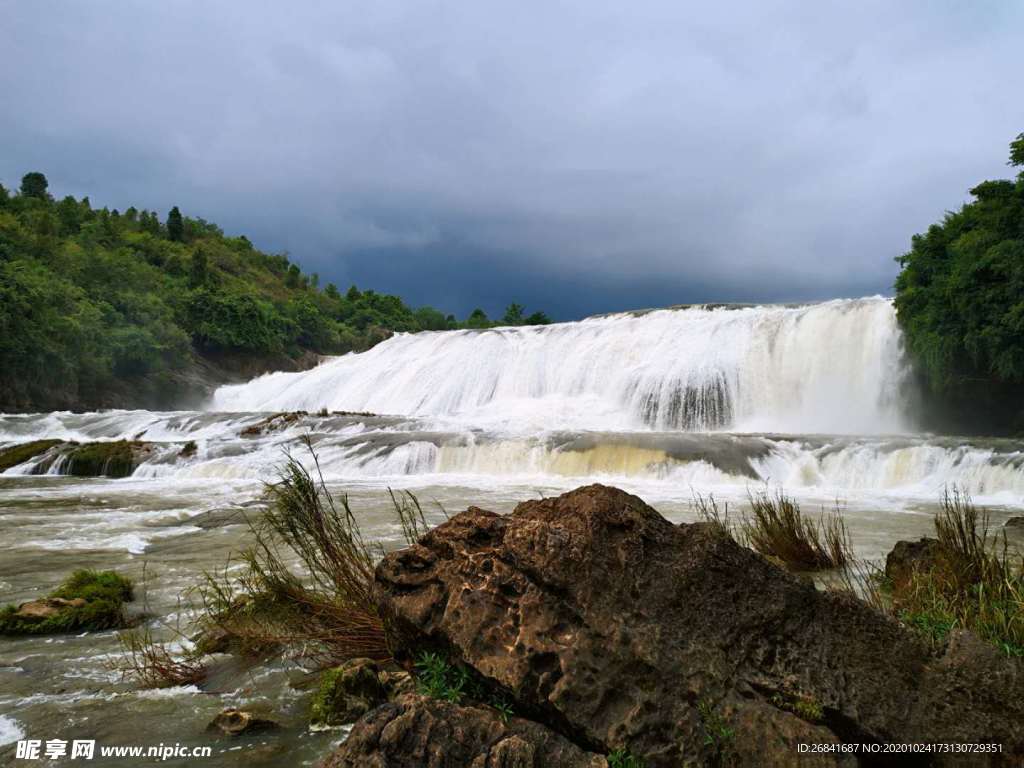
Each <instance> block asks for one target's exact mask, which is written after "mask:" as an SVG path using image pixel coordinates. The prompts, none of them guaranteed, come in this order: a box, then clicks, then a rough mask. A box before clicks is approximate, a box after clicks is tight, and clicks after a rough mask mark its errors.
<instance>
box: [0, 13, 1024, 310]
mask: <svg viewBox="0 0 1024 768" xmlns="http://www.w3.org/2000/svg"><path fill="white" fill-rule="evenodd" d="M0 17H2V19H3V22H2V24H0V50H2V51H3V53H4V66H3V67H0V180H2V181H3V183H4V184H6V185H7V186H16V185H17V182H18V180H19V179H20V177H21V175H22V174H23V173H24V172H26V171H27V170H42V171H43V172H45V173H46V174H47V176H48V177H49V179H50V183H51V191H53V192H54V193H55V194H58V195H63V194H74V195H76V196H80V195H85V194H88V195H89V196H90V197H91V199H92V201H93V202H94V204H97V203H98V204H106V205H109V206H111V207H118V208H122V209H123V208H125V207H127V206H129V205H132V204H134V205H136V206H137V207H148V208H155V209H157V210H159V211H161V212H165V211H166V210H167V209H168V208H169V207H170V206H171V205H174V204H178V205H180V206H181V208H182V210H183V211H184V212H185V213H187V214H190V215H195V216H202V217H203V218H206V219H209V220H212V221H216V222H217V223H219V224H220V225H221V226H222V227H223V228H224V229H225V230H226V231H228V232H229V233H239V234H241V233H244V234H248V235H249V236H250V238H251V239H252V240H253V241H254V242H255V243H256V244H257V245H258V246H259V247H261V248H263V249H265V250H271V251H283V250H287V251H288V252H289V253H290V254H291V255H292V257H293V258H294V259H295V260H297V261H298V262H300V263H301V264H302V265H303V267H304V268H305V269H307V270H308V271H317V272H319V273H320V274H321V276H322V280H323V281H324V282H326V281H328V280H333V281H334V282H336V283H338V284H339V285H341V286H343V287H344V286H347V285H348V284H350V283H352V282H356V283H358V284H359V285H360V286H361V287H374V288H377V289H379V290H383V291H389V292H398V293H400V294H402V295H403V296H404V297H405V298H406V299H407V300H409V301H410V302H411V303H413V304H415V305H419V304H424V303H429V304H433V305H436V306H438V307H440V308H442V309H445V310H447V311H454V312H457V313H458V314H460V316H461V315H464V314H465V313H467V312H468V311H469V310H470V309H472V308H473V307H474V306H478V305H479V306H483V307H484V308H485V309H487V310H488V311H489V312H491V313H495V312H500V309H501V307H503V306H504V304H506V303H507V302H508V301H511V300H516V301H519V302H520V303H523V304H526V305H527V307H528V308H530V309H534V308H543V309H546V310H548V312H549V313H550V314H552V315H554V316H556V317H559V318H571V317H578V316H582V315H585V314H588V313H593V312H601V311H609V310H615V309H624V308H631V307H645V306H658V305H665V304H671V303H681V302H691V301H777V300H805V299H817V298H827V297H834V296H855V295H864V294H873V293H888V292H889V291H890V287H891V284H892V280H893V277H894V276H895V272H896V265H895V264H894V262H893V257H894V256H896V255H898V254H899V253H900V252H901V251H903V250H905V249H906V247H907V245H908V244H909V239H910V235H911V234H913V233H914V232H916V231H920V230H922V229H924V228H925V227H927V226H928V224H929V223H931V222H932V221H934V220H936V219H937V218H938V217H940V216H941V214H942V212H943V211H944V210H946V209H949V208H954V207H956V206H958V205H959V204H960V203H961V202H962V201H963V200H965V199H966V197H967V190H968V189H969V188H970V187H971V186H972V185H973V184H974V183H975V182H977V181H979V180H981V179H983V178H990V177H1007V176H1009V175H1010V172H1009V169H1008V168H1007V167H1006V157H1007V145H1008V144H1009V142H1010V140H1011V139H1012V138H1013V137H1014V136H1015V135H1016V134H1018V133H1020V132H1021V131H1024V99H1022V98H1021V87H1022V86H1021V83H1022V82H1024V56H1022V47H1024V4H1021V3H1017V2H1011V1H1010V0H1006V1H1005V2H986V1H985V0H975V1H973V2H968V1H965V2H944V1H943V0H927V1H921V2H914V1H912V0H909V1H907V2H899V3H894V2H891V0H882V1H881V2H875V1H874V0H861V1H860V2H856V3H851V2H827V1H825V2H823V1H822V0H817V1H816V2H807V1H806V0H795V1H794V2H775V1H772V0H758V1H757V2H749V3H742V4H741V3H727V2H726V3H714V4H712V3H700V4H697V3H682V2H678V0H661V1H659V2H629V3H625V2H617V3H611V2H599V1H597V0H580V2H551V1H550V0H549V1H548V2H530V1H527V0H516V2H486V1H481V2H466V1H465V0H463V2H416V1H415V0H398V1H396V2H392V0H368V2H365V3H351V2H343V1H339V2H319V3H304V2H289V3H282V2H274V3H269V2H268V3H262V2H254V0H244V1H243V0H237V1H234V2H228V1H227V0H221V1H220V2H208V0H201V1H198V2H183V1H178V0H167V1H165V2H160V3H155V2H147V1H144V0H138V1H137V2H130V1H129V0H121V1H120V2H101V1H99V0H80V1H79V2H57V1H55V0H54V1H48V0H0Z"/></svg>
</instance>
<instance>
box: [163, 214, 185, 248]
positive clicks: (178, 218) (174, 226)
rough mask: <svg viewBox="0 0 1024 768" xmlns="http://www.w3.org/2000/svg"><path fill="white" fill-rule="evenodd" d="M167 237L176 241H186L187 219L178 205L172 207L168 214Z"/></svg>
mask: <svg viewBox="0 0 1024 768" xmlns="http://www.w3.org/2000/svg"><path fill="white" fill-rule="evenodd" d="M167 237H168V238H169V239H170V240H173V241H174V242H176V243H181V242H184V241H185V219H184V218H183V217H182V215H181V211H179V210H178V206H174V207H173V208H171V210H170V213H168V214H167Z"/></svg>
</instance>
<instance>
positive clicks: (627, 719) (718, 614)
mask: <svg viewBox="0 0 1024 768" xmlns="http://www.w3.org/2000/svg"><path fill="white" fill-rule="evenodd" d="M376 592H377V595H378V598H379V601H380V604H381V606H382V608H383V611H384V614H385V617H386V619H387V621H388V623H389V626H390V631H391V633H392V635H393V642H394V646H395V648H396V656H397V657H398V658H399V659H400V660H401V659H402V658H403V657H404V658H406V659H409V658H411V657H413V656H414V655H415V654H416V653H418V652H419V651H421V650H422V649H424V648H431V649H434V650H437V651H439V652H440V653H443V654H445V655H447V657H448V658H449V659H451V660H452V661H453V662H455V663H463V664H466V665H468V666H470V667H472V668H473V669H474V670H476V671H477V672H478V673H479V674H480V675H481V676H483V678H484V679H485V680H486V682H487V684H489V685H491V686H493V687H494V688H496V689H500V690H501V691H503V692H504V693H506V694H507V695H508V696H509V697H510V699H511V700H513V701H514V702H515V704H516V711H517V713H518V714H522V715H524V716H526V717H529V718H530V719H532V720H534V721H536V722H539V723H544V724H545V725H546V726H548V727H550V728H551V729H552V730H554V731H555V732H557V733H559V734H561V735H562V736H563V737H565V738H566V739H568V740H569V741H571V742H572V743H573V744H575V745H576V746H577V747H578V748H580V749H582V750H583V751H589V752H595V753H608V752H610V751H612V750H613V749H617V748H628V749H629V750H630V752H631V753H632V754H634V755H637V756H639V757H641V758H643V759H644V760H645V761H646V764H647V766H649V768H660V767H661V766H666V767H667V766H678V765H679V764H680V763H681V762H685V763H692V764H698V765H699V764H722V763H723V761H724V760H725V756H726V755H747V756H755V755H756V756H757V764H759V765H763V766H788V765H803V764H806V765H836V764H840V763H841V762H842V760H843V759H845V760H849V757H848V756H847V757H845V758H840V757H839V756H837V755H828V754H826V755H814V756H801V755H799V754H798V751H797V745H798V744H800V743H805V744H806V743H817V744H823V743H836V742H838V741H850V742H861V743H872V742H873V743H883V742H901V743H902V742H969V743H981V742H999V743H1001V744H1002V745H1003V750H1004V758H1005V757H1006V756H1007V755H1018V756H1019V755H1022V754H1024V671H1022V667H1021V664H1020V662H1019V661H1016V660H1013V659H1008V658H1006V657H1004V656H1002V655H1000V654H999V653H998V652H996V651H995V650H994V649H992V648H989V647H987V646H985V647H984V648H983V647H982V646H983V645H984V644H980V643H978V642H973V641H971V639H970V638H971V636H970V635H966V636H965V637H966V638H967V639H963V638H961V639H960V640H958V641H955V642H952V643H950V645H949V647H948V649H946V650H945V652H944V653H943V654H942V655H936V654H935V653H934V652H933V651H931V650H930V649H929V647H928V646H927V645H925V644H924V643H923V642H922V641H921V640H920V639H919V638H918V637H917V636H916V635H914V634H912V633H911V632H909V631H908V630H906V629H905V628H904V627H902V626H901V625H900V624H899V623H898V622H896V621H895V620H893V619H890V618H888V617H885V616H883V615H881V614H880V613H878V612H876V611H875V610H874V609H872V608H870V607H869V606H867V605H866V604H864V603H863V602H861V601H859V600H857V599H855V598H853V597H852V596H850V595H848V594H843V593H836V592H821V591H819V590H817V589H815V588H814V586H813V585H811V584H808V583H807V582H805V581H803V580H801V579H799V578H796V577H794V576H793V575H791V574H789V573H787V572H785V571H784V570H782V569H781V568H778V567H777V566H775V565H773V564H772V563H770V562H768V561H767V560H766V559H764V558H762V557H761V556H759V555H757V554H755V553H754V552H752V551H750V550H748V549H745V548H743V547H741V546H739V545H738V544H737V543H736V542H735V541H733V540H732V539H731V538H729V537H728V536H726V535H723V534H722V533H721V532H720V531H716V530H715V529H714V528H713V527H711V526H709V525H706V524H690V525H687V524H681V525H673V524H672V523H670V522H669V521H667V520H665V519H664V518H663V517H661V515H659V514H658V513H657V512H656V511H655V510H654V509H652V508H651V507H649V506H647V505H646V504H645V503H644V502H643V501H641V500H640V499H639V498H637V497H635V496H632V495H630V494H627V493H625V492H623V491H620V490H617V489H614V488H607V487H604V486H599V485H593V486H588V487H585V488H580V489H578V490H575V491H572V492H571V493H567V494H564V495H562V496H559V497H557V498H551V499H543V500H540V501H529V502H525V503H523V504H520V505H519V506H518V507H517V508H516V510H515V511H514V512H513V513H512V514H511V515H507V516H501V515H496V514H494V513H491V512H487V511H484V510H482V509H478V508H475V507H474V508H470V509H469V510H467V511H466V512H463V513H462V514H459V515H457V516H455V517H453V518H452V519H451V520H449V521H448V522H446V523H445V524H443V525H441V526H440V527H438V528H436V529H434V530H433V531H431V532H430V533H428V534H427V535H426V536H424V537H423V538H422V539H421V540H420V542H419V543H418V544H417V545H415V546H413V547H410V548H408V549H404V550H401V551H398V552H393V553H390V554H389V555H387V556H386V557H385V558H384V560H383V561H382V562H381V563H380V565H379V566H378V568H377V571H376ZM389 707H390V708H389ZM451 714H453V713H452V712H450V711H449V710H448V709H446V708H444V707H440V705H437V703H436V702H432V703H426V702H422V701H421V700H415V701H413V700H407V701H404V702H403V703H402V704H401V705H385V708H383V709H378V710H375V711H374V712H371V713H370V714H369V715H367V717H366V718H364V720H362V721H360V723H359V724H357V725H356V727H355V730H354V731H353V738H355V737H356V736H357V735H359V736H358V739H357V740H356V743H358V744H359V745H360V746H358V747H356V746H352V747H348V745H346V748H348V749H349V750H350V751H349V752H348V753H346V755H357V754H358V755H363V756H364V757H365V758H366V759H367V760H368V761H367V762H365V763H356V762H348V763H345V762H340V763H334V764H335V765H356V764H359V765H382V766H383V765H389V766H390V765H406V764H408V765H413V764H416V763H412V762H409V763H404V762H389V761H388V760H387V759H383V758H380V757H379V756H380V755H384V754H391V753H390V752H387V751H386V750H387V749H391V748H392V747H391V746H389V745H388V744H389V742H388V744H386V743H385V742H387V739H390V738H392V736H389V735H388V734H394V732H395V731H394V729H393V728H392V726H390V725H388V724H389V723H393V722H404V721H403V718H406V719H409V720H413V721H416V720H417V719H418V718H426V719H427V720H428V721H429V723H430V725H429V728H427V726H422V727H421V726H413V725H409V726H402V728H403V729H404V731H405V732H409V733H420V730H417V729H420V728H427V730H428V732H429V733H430V734H438V733H441V732H442V731H444V729H448V732H449V738H453V739H454V738H456V736H454V735H451V734H456V733H460V732H458V731H457V729H453V726H452V725H451V724H448V725H444V724H443V722H442V721H444V722H447V720H446V719H447V718H448V717H449V715H451ZM460 716H461V715H460ZM474 717H475V716H474ZM474 722H476V720H474ZM395 727H397V726H395ZM490 727H492V726H490V725H489V726H488V728H490ZM389 729H391V730H389ZM474 733H475V731H474ZM374 734H377V735H376V736H375V735H374ZM385 737H387V738H385ZM410 738H412V737H410ZM416 738H417V739H419V737H416ZM434 738H435V736H433V735H432V736H431V739H434ZM436 738H440V736H437V737H436ZM465 738H469V737H465ZM465 738H464V737H463V736H458V739H457V740H459V741H460V743H461V741H464V740H465ZM413 740H415V739H413ZM470 741H471V742H472V743H474V744H477V743H479V742H478V740H477V737H476V736H473V737H472V739H470ZM417 743H431V742H430V740H429V739H428V740H427V741H425V742H424V741H423V739H420V741H419V742H417ZM374 744H377V745H378V746H376V747H374V746H373V745H374ZM382 745H383V746H382ZM343 749H344V748H343ZM375 749H376V750H377V751H374V750H375ZM355 750H362V751H355ZM424 754H426V753H424ZM473 754H476V753H473ZM374 755H377V756H378V757H374ZM371 758H372V760H377V762H372V761H370V760H371ZM346 759H347V758H346ZM472 759H477V758H476V757H473V758H472ZM941 759H942V758H941V757H939V758H937V760H939V761H941ZM987 759H988V758H987V757H981V758H980V760H981V761H982V764H984V761H985V760H987ZM423 764H428V763H423ZM429 764H434V763H429ZM436 764H437V765H449V764H450V765H456V764H458V765H470V764H474V765H475V763H472V762H471V761H467V762H464V763H447V762H438V763H436ZM523 764H524V765H530V764H531V763H523ZM546 764H551V763H546ZM480 765H490V763H486V762H482V763H480Z"/></svg>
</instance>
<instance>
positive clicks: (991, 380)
mask: <svg viewBox="0 0 1024 768" xmlns="http://www.w3.org/2000/svg"><path fill="white" fill-rule="evenodd" d="M1009 165H1010V166H1011V167H1015V168H1024V134H1020V135H1019V136H1018V137H1017V138H1016V140H1014V141H1013V142H1012V143H1011V144H1010V160H1009ZM971 195H972V196H973V198H974V199H973V200H972V201H970V202H968V203H967V204H965V205H963V206H962V207H961V208H960V209H959V210H958V211H950V212H948V213H946V215H945V217H944V218H943V220H942V221H941V222H939V223H937V224H933V225H932V226H931V227H929V228H928V231H927V232H925V233H923V234H919V235H915V236H914V237H913V239H912V242H911V248H910V251H908V252H907V253H905V254H903V255H902V256H900V257H899V258H898V259H897V261H898V262H899V264H900V266H901V267H902V271H901V272H900V274H899V276H898V278H897V279H896V311H897V317H898V318H899V323H900V326H901V327H902V329H903V332H904V338H905V339H906V345H907V351H908V352H909V354H910V356H911V359H912V360H913V362H914V365H915V368H916V371H917V375H918V376H919V377H920V378H921V379H922V380H923V383H924V385H925V388H924V391H925V393H926V395H925V396H926V403H925V406H926V414H927V421H928V423H929V425H930V426H932V427H934V428H938V429H943V430H947V431H949V430H955V431H966V432H988V433H995V434H1021V433H1024V172H1019V173H1018V174H1017V177H1016V178H1015V179H1012V180H1010V179H1001V180H997V181H983V182H981V183H980V184H978V185H977V186H976V187H974V188H973V189H972V190H971Z"/></svg>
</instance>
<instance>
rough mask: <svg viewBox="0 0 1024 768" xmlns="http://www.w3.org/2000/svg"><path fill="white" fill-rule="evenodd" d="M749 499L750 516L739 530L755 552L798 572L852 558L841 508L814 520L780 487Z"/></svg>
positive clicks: (751, 495) (834, 564) (752, 494)
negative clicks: (773, 492) (806, 515)
mask: <svg viewBox="0 0 1024 768" xmlns="http://www.w3.org/2000/svg"><path fill="white" fill-rule="evenodd" d="M748 498H749V499H750V516H749V517H744V519H743V522H742V523H741V525H740V533H741V536H742V538H743V540H744V543H745V544H747V546H749V547H750V548H751V549H753V550H754V551H756V552H759V553H761V554H762V555H765V556H766V557H773V558H777V559H778V560H780V561H781V562H782V563H783V564H784V565H785V566H786V567H787V568H790V569H792V570H795V571H819V570H825V569H829V568H842V567H843V566H845V565H846V564H847V562H848V561H849V560H850V543H849V538H848V536H847V532H846V524H845V523H844V522H843V518H842V515H841V514H840V512H839V510H838V508H837V509H836V510H834V511H833V512H832V514H830V515H826V514H824V512H823V513H822V515H821V517H820V518H819V519H818V520H817V521H813V520H810V519H808V518H807V517H805V516H804V515H803V513H802V512H801V511H800V505H799V504H797V503H796V502H795V501H793V500H792V499H791V498H789V497H788V496H786V495H785V493H783V492H782V491H781V490H779V491H777V492H776V493H775V494H774V495H770V494H769V493H768V492H767V491H761V492H759V493H756V494H754V493H751V494H749V497H748Z"/></svg>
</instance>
